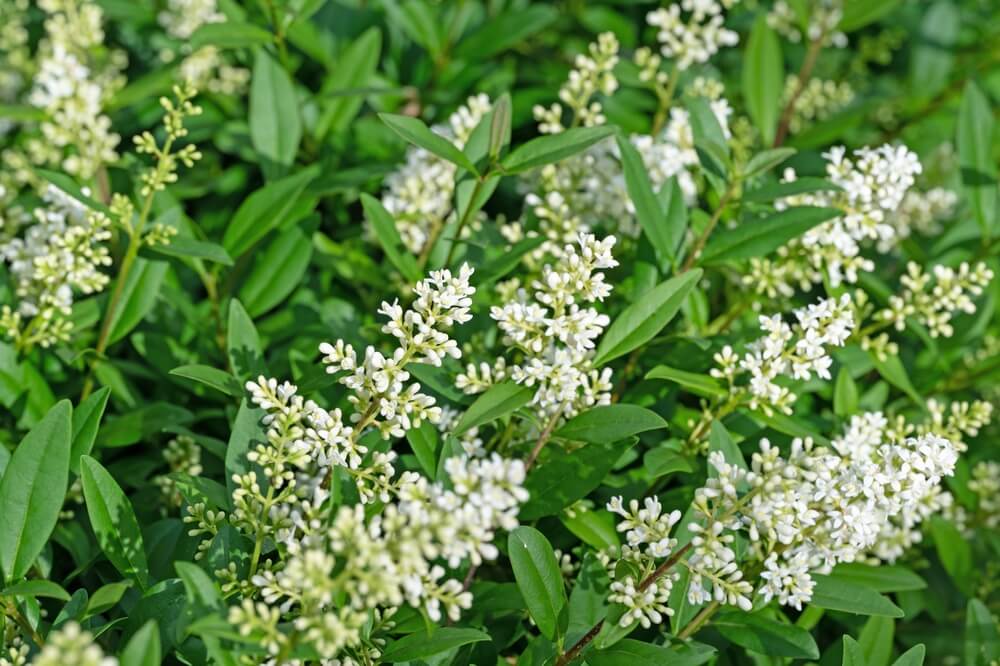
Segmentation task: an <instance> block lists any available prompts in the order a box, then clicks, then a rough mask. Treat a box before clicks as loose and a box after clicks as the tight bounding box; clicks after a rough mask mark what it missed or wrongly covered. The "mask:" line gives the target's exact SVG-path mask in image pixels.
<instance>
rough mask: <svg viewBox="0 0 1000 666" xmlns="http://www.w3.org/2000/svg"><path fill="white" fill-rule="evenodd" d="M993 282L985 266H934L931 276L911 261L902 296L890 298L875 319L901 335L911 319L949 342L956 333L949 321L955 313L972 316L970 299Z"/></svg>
mask: <svg viewBox="0 0 1000 666" xmlns="http://www.w3.org/2000/svg"><path fill="white" fill-rule="evenodd" d="M992 279H993V271H992V270H990V269H989V267H987V266H986V264H984V263H979V264H976V266H975V267H970V266H969V264H967V263H965V262H963V263H962V264H960V265H959V267H958V270H955V269H953V268H949V267H948V266H942V265H936V266H934V267H933V269H932V270H931V272H930V273H925V272H924V271H923V269H922V268H921V267H920V265H919V264H917V263H915V262H912V261H911V262H909V263H907V265H906V274H905V275H903V277H902V278H901V280H900V281H901V282H902V285H903V292H902V293H901V294H898V295H896V294H894V295H892V296H890V297H889V306H888V307H887V308H885V309H884V310H882V311H880V312H879V313H878V314H877V315H876V318H877V319H879V320H881V321H884V322H888V323H891V324H892V325H893V326H895V327H896V330H897V331H902V330H903V329H904V328H906V320H907V319H908V318H910V317H913V318H914V319H916V320H917V321H918V322H920V323H921V324H922V325H924V326H926V327H927V330H928V332H929V333H930V335H931V337H934V338H936V337H945V338H950V337H951V336H952V335H953V334H954V332H955V331H954V328H953V327H952V325H951V319H952V317H953V316H955V314H957V313H965V314H973V313H975V311H976V304H975V303H974V302H973V300H972V299H973V297H976V296H979V295H981V294H982V293H983V289H985V288H986V286H987V285H988V284H989V283H990V281H991V280H992Z"/></svg>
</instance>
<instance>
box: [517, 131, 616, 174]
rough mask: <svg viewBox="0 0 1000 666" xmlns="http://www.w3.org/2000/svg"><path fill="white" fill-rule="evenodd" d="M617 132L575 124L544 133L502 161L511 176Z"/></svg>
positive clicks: (583, 148) (547, 162)
mask: <svg viewBox="0 0 1000 666" xmlns="http://www.w3.org/2000/svg"><path fill="white" fill-rule="evenodd" d="M613 133H614V129H613V128H611V127H607V126H598V127H574V128H572V129H568V130H566V131H565V132H560V133H559V134H548V135H546V136H540V137H538V138H535V139H532V140H531V141H529V142H527V143H525V144H524V145H522V146H520V147H518V148H516V149H515V150H514V151H513V152H511V153H510V155H508V156H507V157H505V158H504V159H503V161H502V162H501V164H502V165H503V169H504V172H505V173H506V174H508V175H512V174H518V173H523V172H525V171H530V170H531V169H535V168H537V167H540V166H545V165H546V164H552V163H553V162H558V161H560V160H564V159H566V158H567V157H570V156H572V155H576V154H577V153H581V152H583V151H584V150H586V149H587V148H590V147H591V146H592V145H594V144H595V143H597V142H598V141H601V140H602V139H606V138H607V137H609V136H611V135H612V134H613Z"/></svg>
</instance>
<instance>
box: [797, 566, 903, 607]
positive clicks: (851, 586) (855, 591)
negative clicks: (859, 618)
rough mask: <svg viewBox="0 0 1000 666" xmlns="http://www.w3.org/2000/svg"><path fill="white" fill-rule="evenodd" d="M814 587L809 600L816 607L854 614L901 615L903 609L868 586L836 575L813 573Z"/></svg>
mask: <svg viewBox="0 0 1000 666" xmlns="http://www.w3.org/2000/svg"><path fill="white" fill-rule="evenodd" d="M812 578H813V580H814V581H815V582H816V587H815V588H813V597H812V600H811V601H810V602H809V603H810V604H811V605H813V606H816V607H817V608H826V609H828V610H838V611H844V612H846V613H854V614H855V615H882V616H885V617H903V611H902V610H900V609H899V607H898V606H896V604H894V603H892V602H891V601H889V599H888V598H887V597H884V596H882V595H881V594H879V593H878V592H876V591H875V590H873V589H871V588H870V587H865V586H864V585H860V584H858V583H855V582H852V581H850V580H847V579H845V578H841V577H840V576H836V575H829V576H823V575H820V574H813V576H812Z"/></svg>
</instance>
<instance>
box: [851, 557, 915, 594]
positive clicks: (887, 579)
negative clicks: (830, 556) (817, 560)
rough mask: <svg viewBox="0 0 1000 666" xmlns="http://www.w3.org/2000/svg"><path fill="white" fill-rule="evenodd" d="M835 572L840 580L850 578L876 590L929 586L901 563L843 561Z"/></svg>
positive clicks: (892, 590)
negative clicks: (879, 563) (876, 563)
mask: <svg viewBox="0 0 1000 666" xmlns="http://www.w3.org/2000/svg"><path fill="white" fill-rule="evenodd" d="M833 573H834V575H835V576H836V577H837V579H838V580H849V581H851V582H853V583H857V584H859V585H864V586H866V587H870V588H871V589H873V590H875V591H876V592H910V591H914V590H923V589H925V588H926V587H927V582H926V581H925V580H924V579H923V578H921V577H920V576H918V575H917V574H915V573H913V572H912V571H910V570H909V569H907V568H905V567H902V566H899V565H895V566H894V565H889V564H881V565H878V566H873V565H870V564H863V563H861V562H842V563H840V564H838V565H837V566H836V568H835V569H834V570H833Z"/></svg>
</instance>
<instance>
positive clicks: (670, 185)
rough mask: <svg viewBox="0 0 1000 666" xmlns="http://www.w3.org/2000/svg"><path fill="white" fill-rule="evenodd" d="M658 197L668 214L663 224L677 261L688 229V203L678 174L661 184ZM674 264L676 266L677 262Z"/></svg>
mask: <svg viewBox="0 0 1000 666" xmlns="http://www.w3.org/2000/svg"><path fill="white" fill-rule="evenodd" d="M656 198H657V199H658V200H659V202H660V210H662V211H664V214H665V216H666V219H665V220H664V222H663V226H664V228H665V229H666V232H667V233H666V235H667V238H668V241H667V245H668V246H669V247H670V253H671V254H670V256H672V257H673V260H672V261H674V262H676V260H677V249H678V248H679V247H680V245H681V241H683V240H684V235H685V234H686V233H687V229H688V208H687V203H685V201H684V191H683V190H681V185H680V182H678V180H677V176H671V177H670V179H669V180H667V182H665V183H663V185H661V186H660V191H659V192H658V193H657V195H656ZM674 266H675V267H676V263H675V264H674Z"/></svg>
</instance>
